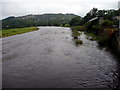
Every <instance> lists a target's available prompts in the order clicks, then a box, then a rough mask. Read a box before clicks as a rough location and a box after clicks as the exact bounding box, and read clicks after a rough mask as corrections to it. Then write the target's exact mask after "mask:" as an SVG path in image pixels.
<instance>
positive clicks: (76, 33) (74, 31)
mask: <svg viewBox="0 0 120 90" xmlns="http://www.w3.org/2000/svg"><path fill="white" fill-rule="evenodd" d="M80 35H81V33H80V32H78V31H77V30H72V37H78V36H80Z"/></svg>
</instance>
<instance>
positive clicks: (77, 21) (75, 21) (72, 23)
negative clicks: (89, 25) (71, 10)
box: [70, 16, 83, 26]
mask: <svg viewBox="0 0 120 90" xmlns="http://www.w3.org/2000/svg"><path fill="white" fill-rule="evenodd" d="M82 23H83V22H82V18H81V17H80V16H77V17H75V18H73V19H72V20H71V21H70V26H79V25H82Z"/></svg>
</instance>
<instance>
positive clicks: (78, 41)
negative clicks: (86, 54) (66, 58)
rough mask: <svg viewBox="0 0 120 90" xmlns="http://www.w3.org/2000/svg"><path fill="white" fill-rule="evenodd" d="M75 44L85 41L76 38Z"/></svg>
mask: <svg viewBox="0 0 120 90" xmlns="http://www.w3.org/2000/svg"><path fill="white" fill-rule="evenodd" d="M75 44H76V45H81V44H83V41H82V40H79V39H77V40H75Z"/></svg>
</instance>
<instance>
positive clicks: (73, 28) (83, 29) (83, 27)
mask: <svg viewBox="0 0 120 90" xmlns="http://www.w3.org/2000/svg"><path fill="white" fill-rule="evenodd" d="M71 28H72V30H77V31H86V30H87V28H86V27H85V26H72V27H71Z"/></svg>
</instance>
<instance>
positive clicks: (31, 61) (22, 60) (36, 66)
mask: <svg viewBox="0 0 120 90" xmlns="http://www.w3.org/2000/svg"><path fill="white" fill-rule="evenodd" d="M39 28H40V29H39V30H38V31H34V32H29V33H25V34H20V35H15V36H10V37H6V38H3V39H2V69H3V72H2V75H3V78H2V79H3V83H2V84H3V85H2V86H3V88H116V87H118V83H119V81H118V79H119V71H118V70H120V69H119V63H118V62H117V61H118V60H117V58H116V57H115V56H114V55H112V54H111V53H110V52H109V51H106V50H105V49H100V48H98V44H97V42H96V41H90V40H88V39H86V38H85V37H86V36H85V34H84V33H82V35H81V36H80V38H81V40H82V41H83V44H82V45H80V46H76V45H75V44H74V42H73V40H72V37H71V31H70V28H64V27H39Z"/></svg>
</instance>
